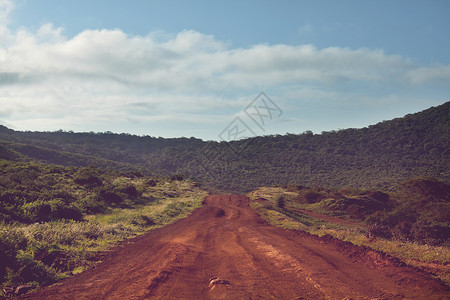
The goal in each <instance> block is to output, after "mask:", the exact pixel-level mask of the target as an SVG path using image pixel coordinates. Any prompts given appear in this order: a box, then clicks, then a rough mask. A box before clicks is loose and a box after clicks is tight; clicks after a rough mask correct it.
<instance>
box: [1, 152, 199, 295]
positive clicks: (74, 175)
mask: <svg viewBox="0 0 450 300" xmlns="http://www.w3.org/2000/svg"><path fill="white" fill-rule="evenodd" d="M177 179H179V178H173V179H172V178H169V179H167V178H164V177H152V178H150V177H144V176H142V175H141V174H139V173H136V172H126V173H120V172H117V171H106V170H101V169H96V168H93V167H87V168H79V167H63V166H57V165H48V164H43V163H34V162H13V161H7V160H0V285H1V286H2V287H16V286H18V285H21V284H31V285H33V286H36V287H37V286H39V285H42V284H49V283H52V282H54V281H56V280H58V279H60V278H64V277H67V276H70V275H72V274H77V273H79V272H81V271H83V270H84V269H86V268H88V267H89V266H91V265H92V264H93V263H95V262H96V261H97V260H99V259H100V258H101V257H100V256H99V251H104V250H106V249H107V248H108V247H110V246H111V245H113V244H115V243H117V242H118V241H120V240H123V239H126V238H129V237H133V236H135V235H136V234H140V233H143V232H145V231H146V230H149V229H152V228H155V227H160V226H163V225H165V224H168V223H171V222H174V221H175V220H177V219H179V218H181V217H184V216H186V215H187V214H188V213H189V212H191V211H192V210H194V209H195V208H197V207H199V206H200V205H201V203H202V200H203V197H204V196H205V195H206V192H204V191H203V190H201V189H200V188H198V187H197V185H196V184H195V183H192V182H190V181H186V180H177ZM6 291H8V289H6ZM3 296H6V295H3ZM0 297H1V295H0Z"/></svg>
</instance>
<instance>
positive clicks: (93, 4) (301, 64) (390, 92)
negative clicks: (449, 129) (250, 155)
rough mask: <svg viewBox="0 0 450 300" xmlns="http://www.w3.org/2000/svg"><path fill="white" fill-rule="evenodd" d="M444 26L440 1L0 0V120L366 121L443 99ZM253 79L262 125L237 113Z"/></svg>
mask: <svg viewBox="0 0 450 300" xmlns="http://www.w3.org/2000/svg"><path fill="white" fill-rule="evenodd" d="M449 33H450V1H447V0H442V1H438V0H434V1H144V0H139V1H138V0H134V1H133V0H130V1H111V0H110V1H95V0H91V1H83V0H77V1H72V0H66V1H57V0H17V1H14V0H0V123H1V124H4V125H6V126H8V127H11V128H14V129H18V130H58V129H64V130H73V131H113V132H128V133H133V134H139V135H151V136H163V137H180V136H185V137H190V136H195V137H199V138H203V139H214V140H217V139H219V138H220V137H219V135H220V133H221V132H222V131H223V130H224V129H225V128H228V127H227V126H229V125H230V123H232V122H233V120H236V117H239V118H240V120H241V121H243V122H244V123H245V124H246V125H248V126H249V127H250V128H251V129H252V131H251V135H252V134H257V135H262V134H285V133H287V132H289V133H301V132H303V131H306V130H312V131H313V132H315V133H320V132H321V131H323V130H327V131H328V130H336V129H341V128H348V127H357V128H359V127H364V126H368V125H371V124H375V123H377V122H379V121H382V120H388V119H392V118H395V117H401V116H403V115H405V114H408V113H414V112H417V111H420V110H423V109H426V108H428V107H430V106H435V105H439V104H442V103H444V102H446V101H448V100H450V99H449V98H450V97H449V92H450V54H449V53H450V52H449V51H448V49H450V39H449V38H448V35H449ZM261 91H264V92H265V93H266V94H267V95H268V96H269V97H270V99H271V100H272V102H271V103H274V104H276V105H277V107H278V108H279V109H280V110H281V112H282V113H281V114H280V115H278V114H277V116H276V117H274V118H273V119H270V120H269V119H267V120H266V121H267V122H265V124H264V126H263V128H261V126H255V124H254V122H253V123H252V120H251V118H249V115H248V114H246V113H245V112H246V107H247V106H248V104H249V103H252V101H253V100H254V99H255V97H256V96H257V95H259V93H260V92H261ZM254 103H258V102H254ZM247 112H248V111H247ZM256 125H257V124H256Z"/></svg>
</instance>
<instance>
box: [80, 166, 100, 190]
mask: <svg viewBox="0 0 450 300" xmlns="http://www.w3.org/2000/svg"><path fill="white" fill-rule="evenodd" d="M73 180H74V181H75V182H76V183H78V184H81V185H87V186H101V185H103V183H102V180H101V178H100V176H99V175H98V173H97V171H96V170H95V169H93V168H84V169H80V170H79V171H78V172H77V173H76V174H75V176H74V178H73Z"/></svg>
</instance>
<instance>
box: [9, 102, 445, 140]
mask: <svg viewBox="0 0 450 300" xmlns="http://www.w3.org/2000/svg"><path fill="white" fill-rule="evenodd" d="M448 102H450V101H446V102H444V103H442V104H440V105H436V106H431V107H428V108H426V109H424V110H421V111H417V112H413V113H409V114H406V115H403V116H398V117H394V118H392V119H389V120H382V121H379V122H376V123H374V124H369V125H367V126H365V127H358V128H357V127H347V128H340V129H337V130H335V129H332V130H325V131H321V132H318V133H315V132H313V131H311V130H305V131H303V132H298V133H291V132H286V133H284V134H277V133H275V134H265V135H264V134H263V135H256V136H251V137H246V138H242V139H237V140H244V139H247V138H255V137H270V136H277V135H279V136H286V135H302V134H308V133H310V132H312V133H313V135H323V134H325V133H336V132H339V131H345V130H348V129H356V130H359V129H364V128H369V127H372V126H376V125H378V124H380V123H384V122H390V121H393V120H396V119H402V118H405V117H406V116H408V115H414V114H419V113H422V112H424V111H426V110H429V109H432V108H436V107H438V106H442V105H444V104H446V103H448ZM1 127H5V128H7V129H10V130H13V131H16V132H39V133H59V132H62V133H74V134H98V135H100V134H112V135H130V136H137V137H142V138H145V137H150V138H156V139H159V138H163V139H191V138H194V139H198V140H201V141H203V142H218V143H221V142H230V141H235V140H225V139H216V140H208V139H202V138H200V137H196V136H173V137H161V136H153V135H148V134H141V135H139V134H133V133H130V132H113V131H92V130H91V131H74V130H71V129H68V130H64V129H61V128H60V129H57V130H48V131H39V130H37V131H33V130H15V129H13V128H9V127H8V126H5V125H4V124H0V129H1Z"/></svg>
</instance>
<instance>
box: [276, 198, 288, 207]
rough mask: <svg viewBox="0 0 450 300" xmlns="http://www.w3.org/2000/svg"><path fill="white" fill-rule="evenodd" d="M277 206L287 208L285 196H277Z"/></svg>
mask: <svg viewBox="0 0 450 300" xmlns="http://www.w3.org/2000/svg"><path fill="white" fill-rule="evenodd" d="M276 202H277V207H279V208H281V209H284V208H285V205H286V201H285V200H284V197H283V196H279V197H278V198H277V201H276Z"/></svg>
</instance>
